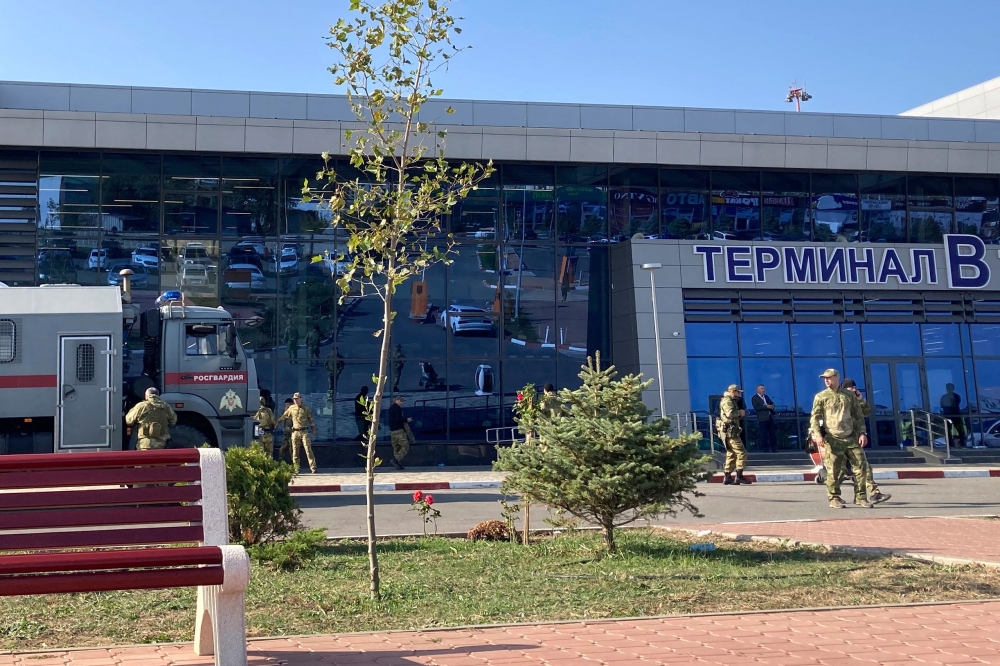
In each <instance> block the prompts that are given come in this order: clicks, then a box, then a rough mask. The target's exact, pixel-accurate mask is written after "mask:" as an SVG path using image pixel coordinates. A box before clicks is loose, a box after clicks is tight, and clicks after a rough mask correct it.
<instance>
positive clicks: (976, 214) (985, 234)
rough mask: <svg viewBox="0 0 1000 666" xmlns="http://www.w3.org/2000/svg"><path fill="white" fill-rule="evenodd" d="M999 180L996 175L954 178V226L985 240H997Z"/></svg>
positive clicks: (995, 241) (999, 200) (960, 230)
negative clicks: (994, 176) (992, 176)
mask: <svg viewBox="0 0 1000 666" xmlns="http://www.w3.org/2000/svg"><path fill="white" fill-rule="evenodd" d="M998 211H1000V182H998V181H997V179H996V178H955V228H956V229H957V231H958V233H960V234H974V235H976V236H979V237H980V238H982V239H983V240H985V241H987V242H988V243H998V242H1000V212H998Z"/></svg>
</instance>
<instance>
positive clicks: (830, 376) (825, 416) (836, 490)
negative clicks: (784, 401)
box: [809, 368, 872, 509]
mask: <svg viewBox="0 0 1000 666" xmlns="http://www.w3.org/2000/svg"><path fill="white" fill-rule="evenodd" d="M820 377H821V378H822V379H823V383H824V384H826V388H825V389H823V390H822V391H820V392H819V393H817V394H816V396H815V397H814V398H813V405H812V415H811V416H810V418H809V434H810V436H811V437H812V439H813V442H815V443H816V446H818V447H821V448H823V449H824V451H825V453H824V459H823V461H824V463H825V464H826V491H827V499H829V500H830V508H832V509H843V508H844V500H843V499H841V497H840V480H841V477H842V476H843V473H844V461H845V460H846V459H847V458H851V463H852V464H853V465H854V468H855V469H856V470H858V472H859V473H861V471H862V470H864V469H865V467H866V466H867V464H868V463H867V461H866V460H865V459H864V457H863V456H862V455H860V449H859V448H858V447H857V446H853V444H857V443H860V444H861V446H867V445H868V432H867V428H866V426H865V419H864V416H863V415H862V413H861V406H860V405H859V404H858V401H857V398H855V397H854V394H853V393H851V392H850V391H848V390H847V389H845V388H844V387H842V386H841V385H840V373H839V372H837V371H836V370H834V369H833V368H830V369H829V370H826V371H824V372H823V374H821V375H820ZM862 478H864V477H862ZM854 503H855V504H857V505H858V506H862V507H865V508H866V509H870V508H871V507H872V504H871V503H870V502H869V501H868V498H867V496H866V494H865V484H864V483H855V484H854Z"/></svg>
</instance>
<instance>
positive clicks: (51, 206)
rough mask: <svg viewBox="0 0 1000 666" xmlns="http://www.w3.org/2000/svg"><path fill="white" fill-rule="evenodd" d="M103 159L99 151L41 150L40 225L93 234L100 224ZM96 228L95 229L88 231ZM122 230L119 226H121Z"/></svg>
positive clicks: (43, 227)
mask: <svg viewBox="0 0 1000 666" xmlns="http://www.w3.org/2000/svg"><path fill="white" fill-rule="evenodd" d="M100 169H101V163H100V156H99V155H98V154H96V153H94V154H88V153H42V155H41V161H40V166H39V175H38V208H39V215H38V226H39V229H42V230H44V231H49V230H52V231H55V230H59V231H63V232H68V233H71V234H73V235H76V236H79V237H80V240H82V241H83V242H85V243H86V242H87V241H86V240H84V238H91V239H93V240H91V241H90V246H91V247H95V246H96V242H97V240H96V237H97V230H98V229H99V228H100V227H101V215H100V191H101V171H100ZM87 229H93V230H94V231H86V230H87ZM119 230H120V229H119Z"/></svg>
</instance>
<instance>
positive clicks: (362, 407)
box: [354, 386, 371, 442]
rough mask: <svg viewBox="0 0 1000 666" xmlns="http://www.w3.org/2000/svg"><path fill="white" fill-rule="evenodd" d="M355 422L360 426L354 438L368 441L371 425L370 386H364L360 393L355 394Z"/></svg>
mask: <svg viewBox="0 0 1000 666" xmlns="http://www.w3.org/2000/svg"><path fill="white" fill-rule="evenodd" d="M354 424H355V425H357V426H358V436H357V437H355V438H354V439H356V440H359V441H362V442H364V441H366V440H367V439H368V428H369V426H370V425H371V424H370V423H369V421H368V387H367V386H362V387H361V390H360V391H358V394H357V395H356V396H354Z"/></svg>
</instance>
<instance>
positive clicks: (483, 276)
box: [0, 82, 1000, 465]
mask: <svg viewBox="0 0 1000 666" xmlns="http://www.w3.org/2000/svg"><path fill="white" fill-rule="evenodd" d="M993 83H994V82H990V83H987V84H983V86H979V87H977V89H976V91H974V92H973V93H970V94H969V95H968V96H967V97H966V98H961V99H960V98H959V97H956V99H955V100H953V101H952V102H949V103H948V104H939V105H937V106H935V105H934V104H930V105H927V107H926V108H925V107H921V109H917V110H914V112H915V113H923V114H924V115H912V116H865V115H843V114H819V113H801V114H796V113H781V112H769V111H768V112H765V111H740V110H719V109H690V108H654V107H635V106H600V105H577V104H544V103H515V102H492V101H461V100H456V101H449V102H434V103H432V104H429V105H428V106H427V108H425V109H424V111H423V112H422V120H425V121H428V122H431V123H435V124H436V128H437V129H446V130H447V132H448V134H447V137H446V138H445V139H443V140H441V143H442V146H443V148H444V150H445V154H446V156H447V157H448V158H450V159H454V160H477V161H485V160H487V159H492V160H493V161H494V163H495V164H496V165H497V169H496V173H495V174H494V175H493V177H492V178H491V179H490V180H489V182H487V183H485V184H484V185H483V186H482V187H481V188H480V189H478V190H476V191H475V192H473V193H472V196H470V197H469V198H468V199H467V200H466V201H464V202H462V203H461V204H460V205H459V206H457V207H456V208H455V210H454V211H453V212H452V214H451V215H450V216H448V219H447V220H446V221H445V222H446V225H447V229H448V231H449V232H450V233H452V234H454V238H455V240H456V242H457V244H458V247H457V250H458V253H457V255H456V256H455V257H454V263H452V264H451V265H449V266H443V265H439V266H435V267H433V268H431V269H430V270H428V271H427V272H426V274H424V275H423V276H421V279H420V280H419V281H415V282H419V284H413V285H406V286H404V288H403V289H402V290H401V292H400V293H399V295H398V300H397V307H396V310H397V313H398V314H397V318H396V323H395V329H394V335H393V347H394V352H393V359H392V363H391V372H392V379H391V382H392V388H393V391H394V392H397V393H400V394H402V395H403V396H405V397H406V399H407V403H406V406H405V408H406V410H407V411H408V415H409V416H412V417H413V418H414V421H415V425H416V427H415V428H414V431H415V434H416V437H417V440H418V443H417V445H416V446H415V447H414V448H413V449H412V450H411V454H410V456H411V458H410V460H412V463H413V464H448V465H453V464H481V463H483V462H485V461H486V460H488V459H490V458H491V457H492V456H493V446H492V444H491V443H489V442H488V441H487V432H488V431H489V430H490V429H492V428H497V427H502V426H505V425H512V423H511V412H510V406H511V404H512V402H513V401H514V396H515V394H516V392H517V390H518V389H520V388H521V387H523V386H525V385H526V384H529V383H534V384H536V385H538V386H541V385H543V384H545V383H547V382H552V383H554V384H555V385H556V386H559V387H563V386H573V385H575V383H576V382H578V379H577V376H576V375H577V373H578V372H579V367H580V364H581V363H582V362H584V360H585V358H586V357H587V356H588V355H592V354H594V353H595V352H598V351H599V352H600V353H601V355H602V357H603V358H604V359H610V360H611V361H612V362H614V363H615V365H616V366H617V367H618V368H619V370H620V371H626V372H631V371H641V372H643V373H644V374H645V376H646V377H647V378H656V377H657V375H658V372H657V367H656V365H657V345H659V351H660V354H659V357H660V359H661V363H662V367H661V371H662V375H663V379H664V398H665V403H666V411H667V412H668V413H669V414H687V413H691V412H695V413H701V414H704V413H705V412H706V410H707V409H708V408H709V397H710V396H712V395H717V394H719V393H721V392H722V391H723V390H724V388H725V387H726V386H727V385H729V384H731V383H738V384H741V385H742V386H744V388H745V389H746V390H747V395H748V397H749V395H750V393H751V392H752V391H753V390H754V387H755V386H756V385H758V384H764V385H766V387H767V392H768V395H770V396H771V397H772V399H773V400H774V402H775V403H776V413H777V420H778V436H779V447H781V448H797V447H798V446H799V444H798V442H799V441H800V438H801V435H802V432H803V430H804V428H805V424H806V422H807V420H808V412H809V410H810V408H811V403H812V396H813V394H814V393H815V392H816V391H818V390H819V389H820V388H821V386H822V384H821V380H819V378H818V375H819V373H820V372H821V371H822V370H823V369H825V368H828V367H834V368H838V369H840V370H841V372H842V373H845V374H846V375H847V376H850V377H852V378H854V379H855V380H856V381H857V383H858V385H859V386H860V387H861V388H862V390H863V391H864V392H865V393H866V394H867V396H868V398H869V400H870V401H871V402H872V403H873V404H874V405H875V412H874V414H873V416H872V419H873V423H871V426H870V432H871V433H872V437H873V440H874V443H875V445H877V446H880V447H883V446H885V447H893V446H898V445H899V444H900V442H901V441H902V439H903V438H904V437H906V436H907V435H906V430H905V428H904V425H905V424H904V421H905V419H907V418H908V414H909V410H910V409H924V410H928V411H933V412H940V411H941V410H942V408H943V407H942V405H943V404H946V403H947V404H949V405H954V404H955V402H954V401H955V395H957V396H960V402H959V403H958V404H959V408H960V410H961V412H962V413H963V414H964V415H965V417H966V419H967V425H968V426H970V427H971V428H972V430H973V431H974V432H976V433H979V434H978V435H977V436H980V437H983V438H985V439H987V440H989V438H990V437H992V436H993V435H992V432H993V428H994V426H995V424H996V423H997V419H998V418H1000V416H998V415H1000V244H998V243H1000V120H991V119H989V113H988V112H987V110H986V107H985V105H986V104H987V100H988V99H991V97H990V92H991V91H993V90H994V89H1000V82H996V83H998V85H993V86H991V84H993ZM987 86H990V87H989V89H987V88H986V87H987ZM970 90H971V89H970ZM959 95H961V94H959ZM952 97H955V96H952ZM979 97H982V98H983V105H984V110H983V112H982V114H980V115H976V117H968V118H945V117H942V116H943V115H944V114H945V113H951V114H952V115H956V114H957V115H962V114H961V113H958V110H960V109H961V108H962V104H963V103H964V104H965V108H966V109H972V110H973V111H974V112H975V114H979V113H980V112H979V109H978V101H977V100H978V99H979ZM970 100H971V101H970ZM449 105H450V106H452V107H453V108H454V109H455V113H454V114H449V115H445V113H444V109H445V108H446V107H447V106H449ZM951 109H954V110H955V111H954V112H952V111H951ZM973 111H970V115H971V114H972V113H973ZM352 120H353V117H352V116H351V113H350V109H349V107H348V105H347V103H346V101H345V99H344V98H343V97H338V96H326V95H306V94H303V95H295V94H278V93H257V92H231V91H212V90H182V89H153V88H128V87H103V86H83V85H73V84H49V83H15V82H8V83H0V282H5V283H6V284H8V285H10V286H16V285H38V284H45V283H62V282H72V283H79V284H109V283H114V281H115V276H116V273H117V271H118V270H120V269H121V268H124V267H131V268H133V269H134V270H135V271H136V273H137V275H136V282H135V288H134V293H135V295H136V297H137V298H138V300H139V301H140V303H147V302H148V303H150V304H151V303H152V301H153V300H154V299H155V298H156V296H157V295H158V294H160V293H162V292H164V291H167V290H181V291H183V292H184V294H185V299H186V300H187V302H189V303H197V304H206V305H212V306H223V307H225V308H226V309H227V310H229V311H230V312H232V313H233V315H234V317H235V318H236V319H237V321H238V328H239V333H240V337H241V340H242V342H243V344H244V346H245V347H246V348H247V349H252V350H253V355H254V358H255V359H256V364H257V368H258V373H259V376H260V381H261V385H262V387H263V388H265V389H268V390H270V391H271V392H272V393H273V394H274V397H275V399H276V400H277V402H278V403H279V409H280V405H281V403H282V402H283V401H284V399H285V398H286V397H289V396H290V395H291V394H292V393H293V392H295V391H299V392H302V393H303V394H304V395H305V396H306V403H307V404H309V405H310V406H311V407H312V409H313V412H314V413H315V414H316V416H317V420H318V426H319V436H318V437H317V454H318V456H319V458H320V464H321V465H351V464H354V463H353V462H351V461H353V460H355V459H356V454H357V453H358V448H357V445H358V442H357V436H358V426H357V423H356V421H355V418H354V411H353V405H354V397H355V395H356V394H357V393H358V391H359V389H360V387H361V386H363V385H366V384H367V385H371V376H372V373H373V371H374V369H375V368H376V367H377V354H378V344H379V343H378V340H377V339H376V338H374V337H373V336H372V332H373V331H374V330H376V329H377V328H378V327H379V321H380V312H381V306H380V304H379V303H377V302H374V301H375V300H376V299H374V298H373V297H371V296H362V295H360V294H352V295H350V296H348V298H347V299H346V301H345V302H344V303H343V304H339V303H338V302H337V297H336V296H335V294H334V287H333V282H332V280H331V274H332V273H335V272H336V262H335V260H333V259H330V258H329V257H331V256H332V257H335V256H336V254H337V253H338V252H340V251H342V250H343V248H344V239H343V238H342V237H341V236H340V235H338V233H337V231H336V230H335V229H332V228H331V227H330V224H329V222H330V216H329V215H328V214H327V213H326V212H325V211H323V210H320V209H317V207H316V206H315V205H314V204H311V203H305V202H303V201H302V183H303V180H304V179H312V178H314V177H315V173H316V170H317V168H318V167H319V164H320V160H319V154H320V153H321V152H323V151H328V152H329V153H331V154H332V155H335V156H336V155H342V154H344V149H343V145H342V144H343V137H342V131H343V130H344V129H345V128H348V127H350V126H351V125H350V123H351V122H352ZM445 122H447V124H442V123H445ZM337 168H338V170H340V171H342V172H343V174H344V175H345V176H351V175H352V174H351V169H350V167H349V165H348V164H347V163H346V160H345V161H342V162H340V163H338V165H337ZM429 242H433V239H431V240H430V241H429ZM317 258H319V260H316V259H317ZM644 265H646V266H647V268H646V269H644V268H643V266H644ZM657 265H658V266H657ZM234 266H240V267H241V268H240V269H239V270H238V271H237V269H234V268H233V267H234ZM237 273H238V274H239V275H240V276H243V277H239V278H237V277H236V275H237ZM248 273H249V274H250V275H251V279H250V281H249V283H247V279H246V277H245V276H246V275H247V274H248ZM651 280H652V281H653V282H655V285H656V303H657V310H658V311H657V312H656V313H655V316H656V317H657V318H658V322H657V323H658V329H659V340H657V339H656V337H655V336H654V326H653V316H654V312H653V304H652V303H653V299H652V295H653V294H652V292H651V287H650V285H651ZM446 315H450V316H446ZM2 318H3V314H2V313H0V320H2ZM2 352H3V347H2V345H0V362H4V359H3V355H2ZM134 353H135V354H136V355H137V354H139V353H140V351H139V350H134ZM127 365H133V366H134V368H133V370H141V363H136V362H134V359H133V362H130V363H128V364H127ZM950 385H953V386H950ZM648 398H649V399H648V404H649V405H650V406H651V407H656V408H657V409H658V408H659V394H658V391H657V387H656V386H655V385H654V386H653V387H652V389H651V391H650V392H649V394H648ZM943 398H944V400H943ZM748 428H749V431H750V441H751V443H753V442H755V437H756V436H755V429H754V423H753V419H749V420H748ZM983 433H985V434H983ZM990 441H992V440H990ZM990 441H987V443H990ZM997 444H998V445H1000V439H997Z"/></svg>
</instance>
